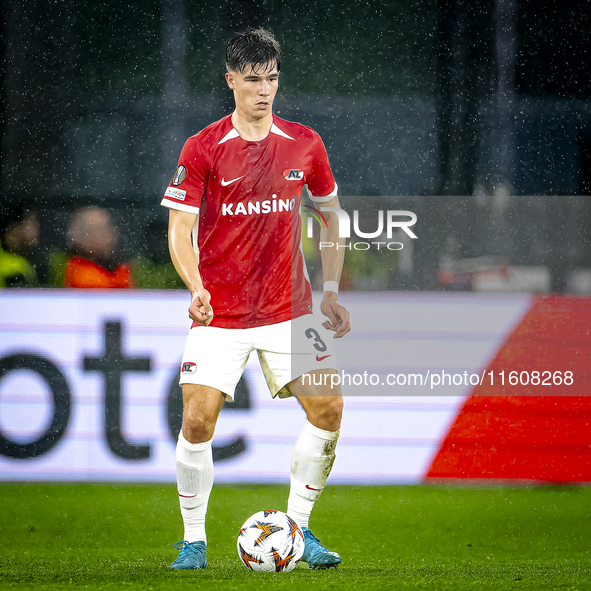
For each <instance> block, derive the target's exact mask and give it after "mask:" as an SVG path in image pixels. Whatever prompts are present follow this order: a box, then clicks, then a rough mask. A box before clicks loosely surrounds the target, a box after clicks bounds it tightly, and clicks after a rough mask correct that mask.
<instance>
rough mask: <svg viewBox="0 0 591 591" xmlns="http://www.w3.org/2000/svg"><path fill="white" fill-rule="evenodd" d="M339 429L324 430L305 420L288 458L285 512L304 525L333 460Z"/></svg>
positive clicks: (306, 525) (307, 521) (305, 525)
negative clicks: (287, 486)
mask: <svg viewBox="0 0 591 591" xmlns="http://www.w3.org/2000/svg"><path fill="white" fill-rule="evenodd" d="M339 433H340V431H324V430H323V429H319V428H318V427H315V426H314V425H312V423H310V421H306V424H305V425H304V428H303V429H302V432H301V434H300V436H299V438H298V441H297V443H296V446H295V448H294V450H293V456H292V458H291V487H290V490H289V500H288V501H287V514H288V515H289V516H290V517H291V518H292V519H293V520H294V521H295V522H296V523H297V524H298V525H299V526H300V528H302V527H308V523H309V521H310V513H312V508H313V507H314V503H315V502H316V501H317V500H318V497H319V496H320V493H321V492H322V489H323V488H324V486H325V484H326V481H327V479H328V475H329V474H330V471H331V469H332V465H333V463H334V459H335V449H336V446H337V440H338V438H339Z"/></svg>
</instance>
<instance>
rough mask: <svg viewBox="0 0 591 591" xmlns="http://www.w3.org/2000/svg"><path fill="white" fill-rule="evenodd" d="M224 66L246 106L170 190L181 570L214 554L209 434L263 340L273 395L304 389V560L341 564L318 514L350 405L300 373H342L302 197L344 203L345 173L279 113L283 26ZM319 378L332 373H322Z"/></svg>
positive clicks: (191, 146) (295, 507) (205, 138)
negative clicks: (182, 323) (183, 312)
mask: <svg viewBox="0 0 591 591" xmlns="http://www.w3.org/2000/svg"><path fill="white" fill-rule="evenodd" d="M226 67H227V73H226V81H227V84H228V86H229V88H230V89H231V90H232V91H233V93H234V99H235V103H236V108H235V110H234V112H233V113H232V114H231V115H229V116H227V117H224V118H223V119H221V120H220V121H217V122H215V123H212V124H211V125H209V126H208V127H206V128H205V129H204V130H202V131H200V132H199V133H197V134H196V135H194V136H193V137H191V138H189V139H188V140H187V142H186V143H185V145H184V147H183V149H182V152H181V155H180V158H179V162H178V167H177V169H176V171H175V173H174V176H173V178H172V181H171V182H170V185H169V187H168V188H167V190H166V193H165V195H164V198H163V200H162V205H164V206H166V207H168V208H169V214H170V218H169V237H168V239H169V248H170V253H171V258H172V261H173V263H174V265H175V267H176V269H177V271H178V273H179V275H180V276H181V278H182V279H183V281H184V282H185V284H186V286H187V287H188V289H189V290H190V291H191V295H192V301H191V305H190V307H189V316H190V317H191V319H192V320H193V325H192V328H191V330H190V333H189V336H188V338H187V344H186V347H185V352H184V354H183V359H182V364H181V377H180V383H181V385H182V389H183V405H184V414H183V426H182V429H181V433H180V434H179V439H178V443H177V448H176V458H177V482H178V493H179V499H180V505H181V514H182V517H183V522H184V527H185V533H184V539H183V541H182V542H179V543H178V544H176V545H175V546H176V547H177V549H178V550H180V553H179V556H178V558H177V559H176V561H175V562H174V563H173V564H172V565H171V568H175V569H194V568H204V567H205V566H206V564H207V561H206V557H205V549H206V543H207V538H206V534H205V514H206V511H207V503H208V499H209V495H210V492H211V489H212V486H213V458H212V446H211V441H212V437H213V434H214V428H215V424H216V421H217V418H218V415H219V412H220V410H221V408H222V405H223V403H224V400H232V399H233V395H234V390H235V387H236V384H237V382H238V380H239V379H240V377H241V375H242V372H243V371H244V368H245V365H246V362H247V359H248V356H249V355H250V353H251V351H253V350H257V352H258V355H259V359H260V362H261V366H262V368H263V372H264V374H265V378H266V380H267V384H268V386H269V389H270V391H271V394H272V395H273V397H275V396H279V397H280V398H281V397H285V396H296V397H297V399H298V400H299V402H300V404H301V406H302V407H303V409H304V411H305V412H306V417H307V420H306V423H305V425H304V427H303V430H302V432H301V435H300V436H299V438H298V441H297V443H296V446H295V449H294V452H293V457H292V462H291V478H290V485H291V486H290V493H289V499H288V508H287V513H288V515H289V516H290V517H292V518H293V519H294V520H295V521H296V523H297V524H298V525H299V526H300V527H301V529H302V531H303V533H304V538H305V542H306V544H305V552H304V555H303V558H302V560H304V561H305V562H307V563H308V565H309V566H310V567H311V568H327V567H333V566H337V565H338V564H339V563H340V562H341V558H340V556H339V555H338V554H337V553H336V552H331V551H329V550H328V549H327V548H326V547H325V546H323V545H322V544H321V543H320V541H319V540H318V538H316V537H315V536H314V535H313V534H312V532H311V531H310V529H309V528H308V521H309V518H310V513H311V511H312V507H313V506H314V503H315V501H316V500H317V499H318V497H319V496H320V493H321V492H322V489H323V488H324V486H325V484H326V480H327V478H328V475H329V473H330V470H331V468H332V464H333V462H334V458H335V448H336V444H337V439H338V436H339V430H340V423H341V414H342V407H343V403H342V398H341V393H340V390H339V389H338V388H335V389H332V388H331V386H330V379H328V382H326V381H325V380H320V379H318V376H316V378H315V379H311V378H310V376H308V378H309V379H308V380H307V381H305V380H304V379H302V375H303V374H305V373H308V374H312V375H314V374H318V373H319V374H321V375H322V376H326V375H327V374H330V373H334V372H335V371H336V370H335V367H336V365H335V359H334V353H333V351H332V348H331V346H330V344H329V343H327V342H325V341H324V340H323V339H322V338H321V335H320V327H319V324H318V323H319V321H318V320H316V318H315V317H314V316H313V314H312V300H311V288H310V283H309V279H308V276H307V272H306V267H305V262H304V259H303V255H302V249H301V216H300V203H301V199H302V190H303V187H304V185H307V187H308V191H309V192H310V193H311V198H312V200H313V201H315V202H316V203H318V204H320V205H321V206H324V207H330V208H335V209H336V208H338V207H339V201H338V197H337V185H336V183H335V180H334V178H333V175H332V172H331V169H330V166H329V163H328V156H327V154H326V150H325V148H324V145H323V143H322V140H321V139H320V137H319V136H318V135H317V134H316V133H315V132H314V131H313V130H311V129H310V128H308V127H305V126H303V125H300V124H298V123H291V122H288V121H284V120H282V119H279V118H278V117H276V116H275V115H273V112H272V107H273V99H274V97H275V93H276V92H277V86H278V79H279V70H280V67H281V53H280V48H279V44H278V43H277V42H276V41H275V39H274V38H273V36H272V35H271V34H270V33H269V32H267V31H265V30H264V29H257V30H251V31H248V32H246V33H242V34H239V35H237V36H236V37H234V38H233V39H232V40H231V41H230V42H229V43H228V45H227V47H226ZM329 216H332V217H330V218H329V220H328V225H327V227H323V228H322V231H321V232H322V233H321V239H322V241H323V242H326V243H332V244H334V245H336V244H337V243H339V237H338V223H337V216H336V213H335V212H333V211H331V212H329ZM333 218H334V219H333ZM340 244H342V242H340ZM343 252H344V250H343V249H342V248H340V249H338V248H332V249H328V248H323V249H322V265H323V278H324V296H323V300H322V304H321V311H322V313H323V314H324V315H325V316H326V317H327V318H328V320H325V321H324V323H323V325H324V326H325V328H327V329H329V330H331V331H333V332H334V333H335V334H334V335H333V336H334V337H335V338H340V337H342V336H344V335H345V334H346V333H347V332H349V330H350V324H349V314H348V312H347V310H346V309H345V308H344V307H343V306H342V305H341V304H340V303H339V301H338V282H339V280H340V275H341V270H342V265H343ZM296 360H297V362H296ZM317 382H322V384H323V385H321V386H315V385H312V384H314V383H317Z"/></svg>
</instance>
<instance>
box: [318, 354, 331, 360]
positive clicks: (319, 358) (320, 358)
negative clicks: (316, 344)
mask: <svg viewBox="0 0 591 591" xmlns="http://www.w3.org/2000/svg"><path fill="white" fill-rule="evenodd" d="M327 357H330V355H325V356H324V357H318V355H316V361H322V360H323V359H326V358H327Z"/></svg>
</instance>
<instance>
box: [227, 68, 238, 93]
mask: <svg viewBox="0 0 591 591" xmlns="http://www.w3.org/2000/svg"><path fill="white" fill-rule="evenodd" d="M226 82H227V83H228V86H229V87H230V88H231V89H232V90H234V87H235V86H236V83H235V81H234V74H233V73H232V72H226Z"/></svg>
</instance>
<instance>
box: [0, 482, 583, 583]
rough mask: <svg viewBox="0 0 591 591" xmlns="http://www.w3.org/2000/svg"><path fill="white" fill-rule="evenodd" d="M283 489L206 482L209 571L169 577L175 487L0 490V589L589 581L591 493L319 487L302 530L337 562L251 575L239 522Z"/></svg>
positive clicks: (177, 527)
mask: <svg viewBox="0 0 591 591" xmlns="http://www.w3.org/2000/svg"><path fill="white" fill-rule="evenodd" d="M286 498H287V487H285V486H215V487H214V490H213V493H212V495H211V500H210V508H209V513H208V518H207V519H208V535H209V547H208V563H209V564H208V568H207V569H205V570H203V571H172V570H170V569H169V568H168V565H169V564H170V563H171V562H172V561H173V560H174V558H175V557H176V551H175V550H174V549H173V548H172V547H170V546H169V545H168V543H169V542H177V541H179V540H180V539H181V536H182V529H181V522H180V514H179V511H178V508H177V503H178V501H177V498H176V491H175V487H174V485H91V484H72V485H61V484H59V485H58V484H30V485H16V484H3V485H0V589H19V590H20V589H23V590H27V589H35V590H36V591H39V590H45V589H52V590H54V589H142V590H160V589H162V590H168V589H170V590H175V591H177V590H180V589H207V590H217V589H224V590H233V589H238V590H242V589H245V590H255V589H256V590H260V589H263V588H264V589H265V590H267V589H269V590H273V589H290V590H298V589H310V590H313V591H323V590H325V589H335V590H336V589H339V590H341V589H342V590H348V589H367V590H368V591H369V590H372V591H373V590H375V589H437V590H439V589H475V590H476V589H477V590H479V591H480V590H483V589H491V590H492V589H494V590H502V589H536V590H538V589H581V590H584V589H591V557H590V551H591V520H590V517H589V516H590V514H591V489H589V488H582V487H534V488H516V487H480V488H466V487H456V486H447V487H446V486H418V487H414V486H412V487H403V486H400V487H344V486H343V487H341V486H332V487H328V488H327V489H326V491H325V492H324V493H323V496H322V498H321V499H320V501H319V502H318V503H317V507H316V509H315V513H314V515H313V519H312V522H311V526H312V529H313V531H314V532H315V533H316V535H318V536H319V537H320V539H321V540H322V541H323V542H324V543H325V544H326V545H327V546H328V547H330V548H332V549H334V550H337V551H338V552H340V553H341V555H342V557H343V563H342V565H341V566H340V567H339V568H338V569H331V570H328V571H313V570H310V569H309V568H308V567H307V566H306V565H304V564H300V565H298V567H297V568H296V569H295V570H294V571H293V572H291V573H279V574H264V573H252V572H250V571H248V570H247V569H246V568H244V566H242V564H241V563H240V562H239V560H238V557H237V554H236V535H237V531H238V528H239V526H240V525H241V524H242V522H243V521H244V520H245V519H246V518H247V517H248V516H249V515H251V514H252V513H254V512H255V511H258V510H260V509H266V508H276V509H285V504H286Z"/></svg>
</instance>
